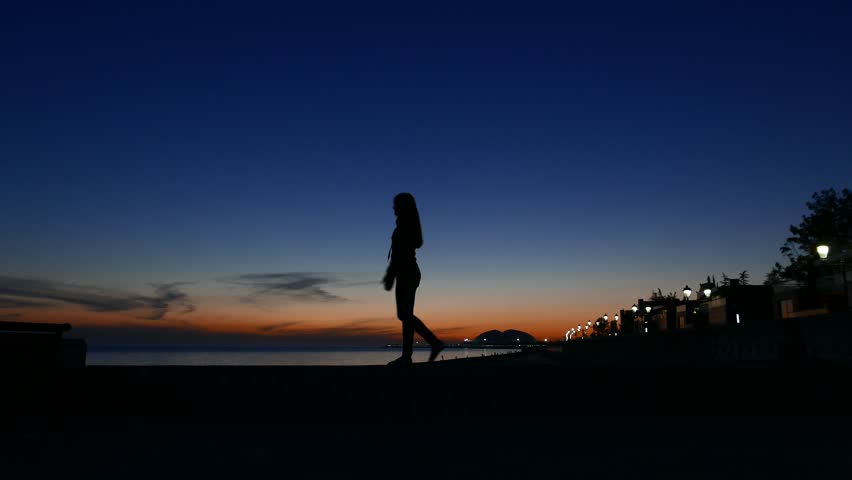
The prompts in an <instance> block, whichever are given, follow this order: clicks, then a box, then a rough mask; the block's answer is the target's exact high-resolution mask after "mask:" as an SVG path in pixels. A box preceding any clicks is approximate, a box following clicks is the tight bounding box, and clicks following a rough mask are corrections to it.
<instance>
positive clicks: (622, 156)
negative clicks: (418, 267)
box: [0, 1, 852, 316]
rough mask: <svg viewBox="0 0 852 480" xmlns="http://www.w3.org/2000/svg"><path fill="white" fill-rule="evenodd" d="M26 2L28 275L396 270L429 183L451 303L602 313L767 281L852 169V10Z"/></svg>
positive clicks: (11, 100)
mask: <svg viewBox="0 0 852 480" xmlns="http://www.w3.org/2000/svg"><path fill="white" fill-rule="evenodd" d="M17 3H18V4H16V5H5V6H3V7H2V10H0V51H2V58H3V69H2V76H0V103H1V104H2V109H0V129H2V131H0V162H2V172H0V214H2V218H3V221H2V226H0V229H2V235H0V248H2V251H3V252H4V254H3V258H4V262H3V265H2V269H3V271H2V272H0V273H6V274H8V275H13V276H21V277H39V278H50V279H53V280H56V281H64V282H83V283H87V284H92V285H104V286H106V285H122V286H126V287H128V288H131V287H133V288H136V287H138V286H140V285H145V284H146V283H150V282H165V281H193V282H197V283H198V284H199V285H202V284H204V282H213V281H214V280H215V279H216V278H219V277H221V276H225V275H236V274H243V273H249V272H293V271H297V272H305V271H308V272H314V271H321V272H335V273H336V274H340V275H343V276H346V277H347V278H349V277H351V278H356V279H361V278H369V279H372V278H374V277H380V275H381V273H382V271H383V269H384V263H383V261H384V254H385V252H386V249H387V245H388V242H389V239H388V237H389V235H390V233H391V230H392V229H393V217H392V210H391V199H392V197H393V195H394V194H395V193H397V192H399V191H411V192H412V193H413V194H414V195H415V197H416V198H417V199H418V201H419V203H420V207H421V215H422V216H423V223H424V230H425V231H424V235H425V240H426V244H425V247H424V249H423V250H422V251H421V258H422V259H423V261H424V262H427V263H426V264H425V265H423V267H424V272H426V271H428V272H429V276H430V278H432V279H434V281H435V282H438V283H440V284H441V286H440V287H437V286H436V287H435V289H434V292H435V298H433V299H432V300H433V302H439V301H440V300H439V298H446V297H447V295H449V293H448V292H450V291H465V292H466V294H465V295H466V297H465V298H468V299H470V302H471V304H472V305H471V307H470V308H471V309H473V310H475V308H474V307H475V306H476V305H480V304H481V305H487V304H488V303H489V301H490V300H489V299H493V298H496V297H500V298H505V296H506V295H507V294H508V295H513V298H515V299H516V300H514V301H515V302H516V303H517V305H535V304H541V303H542V302H546V301H549V300H545V298H547V299H551V300H552V301H553V305H552V306H551V307H553V308H558V309H561V310H562V311H565V312H567V313H566V315H572V313H571V312H574V311H575V310H576V311H579V312H581V313H582V314H585V313H586V312H587V311H596V309H600V308H603V306H602V305H604V304H606V303H607V302H608V303H609V304H612V303H613V302H621V303H623V304H625V305H629V304H630V303H632V301H633V300H634V299H635V298H636V297H638V296H642V295H643V294H647V292H649V291H650V289H651V288H657V287H660V288H662V289H663V290H664V291H670V290H675V289H679V288H681V287H682V284H684V283H697V280H700V279H701V278H703V277H704V276H705V275H707V274H713V273H715V274H717V275H718V274H720V273H721V272H722V271H726V272H728V273H732V272H734V271H735V270H744V269H748V270H750V271H751V272H752V275H753V277H754V278H755V280H761V279H762V277H763V275H764V274H765V273H766V271H768V269H769V268H770V267H771V265H772V262H774V261H775V260H776V259H777V258H778V255H777V249H778V246H779V245H780V244H781V243H782V242H783V240H784V237H785V236H786V233H787V231H786V229H787V227H788V226H789V225H790V224H791V223H797V222H798V219H799V217H800V215H801V214H803V213H804V203H805V201H807V200H808V199H809V196H810V194H811V193H813V192H814V191H816V190H820V189H823V188H829V187H835V188H840V187H844V186H847V187H848V186H849V179H850V178H852V161H850V156H851V155H852V140H850V138H852V135H850V132H852V88H850V87H849V86H850V85H852V61H850V60H852V55H850V54H852V33H850V30H852V29H850V28H849V25H850V24H852V23H850V20H852V9H850V6H849V4H848V2H790V3H784V2H708V3H703V2H670V3H661V4H654V5H651V4H650V3H649V2H624V3H609V2H590V3H589V4H588V5H573V4H571V2H526V1H525V2H520V1H519V2H508V3H503V2H493V1H491V2H418V3H413V2H380V3H376V2H339V3H333V2H304V3H303V4H297V3H295V2H269V3H253V2H242V1H241V2H229V3H222V2H200V1H199V2H164V3H155V2H139V3H136V4H134V5H128V4H126V3H125V2H103V3H91V2H64V3H62V4H57V5H49V4H40V5H37V6H33V5H30V4H29V2H17ZM742 3H747V5H743V4H742ZM460 4H461V5H460ZM426 269H428V270H426ZM433 285H434V284H433ZM199 288H200V289H201V287H199ZM465 289H467V290H465ZM201 290H203V289H201ZM535 292H538V293H535ZM439 293H440V294H441V295H443V296H441V295H439ZM198 295H199V296H200V295H202V293H199V294H198ZM365 295H366V294H365ZM371 295H373V294H372V293H371V294H369V295H368V296H365V297H363V298H361V297H359V298H361V301H362V302H365V303H368V304H369V303H371V302H373V303H375V304H376V305H377V309H378V308H385V307H387V308H390V304H388V305H385V303H387V300H388V299H387V298H385V297H375V298H374V297H372V296H371ZM377 295H378V294H377ZM597 295H599V297H597ZM590 296H591V297H593V298H592V299H590V298H589V297H590ZM356 297H357V295H356ZM581 297H582V298H581ZM379 299H380V300H379ZM427 299H428V297H427ZM525 299H526V300H525ZM560 299H565V304H564V305H559V301H560ZM596 299H597V300H596ZM379 302H381V303H379ZM477 302H480V303H477ZM572 305H573V306H572ZM580 305H582V306H580ZM617 306H621V305H620V304H619V305H617ZM551 307H548V308H551ZM448 308H449V307H448ZM483 308H485V307H483ZM519 308H520V307H519ZM529 308H532V307H529ZM572 308H573V309H575V310H572ZM610 309H612V308H610ZM341 315H342V316H345V314H341Z"/></svg>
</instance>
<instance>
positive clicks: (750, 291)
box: [708, 280, 774, 326]
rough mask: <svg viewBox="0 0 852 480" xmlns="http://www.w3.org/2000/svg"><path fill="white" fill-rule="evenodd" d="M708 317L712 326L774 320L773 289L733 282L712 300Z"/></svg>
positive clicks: (765, 286) (717, 292)
mask: <svg viewBox="0 0 852 480" xmlns="http://www.w3.org/2000/svg"><path fill="white" fill-rule="evenodd" d="M708 315H709V318H708V324H709V325H711V326H714V325H737V324H741V323H754V322H767V321H770V320H772V319H773V318H774V316H773V311H772V287H771V286H768V285H741V284H740V282H739V281H738V280H731V283H730V285H727V286H723V287H719V289H718V290H717V291H716V293H714V295H713V297H712V298H711V299H710V302H709V311H708Z"/></svg>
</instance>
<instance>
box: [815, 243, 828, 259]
mask: <svg viewBox="0 0 852 480" xmlns="http://www.w3.org/2000/svg"><path fill="white" fill-rule="evenodd" d="M817 253H818V254H819V258H821V259H823V260H825V259H826V258H828V245H820V246H818V247H817Z"/></svg>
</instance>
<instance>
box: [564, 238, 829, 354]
mask: <svg viewBox="0 0 852 480" xmlns="http://www.w3.org/2000/svg"><path fill="white" fill-rule="evenodd" d="M827 248H828V247H826V249H827ZM826 254H827V250H826ZM820 255H822V254H820ZM823 258H824V257H823ZM712 294H713V290H711V289H710V288H709V287H708V288H705V289H704V295H705V296H706V297H707V298H710V296H711V295H712ZM683 295H684V296H685V297H686V298H689V297H690V296H691V295H692V289H691V288H689V285H687V286H686V287H684V288H683ZM630 309H631V310H633V313H636V312H638V311H639V307H638V306H637V305H636V304H635V303H634V304H633V306H632V307H630ZM645 313H651V306H650V305H645ZM603 319H604V321H605V322H606V321H608V320H609V315H607V314H604V316H603ZM614 320H615V322H616V324H617V323H618V315H616V316H615V318H614ZM600 324H601V322H600V320H598V321H597V322H595V325H598V326H599V325H600ZM591 325H592V321H591V320H589V321H588V322H586V326H585V328H583V326H582V325H577V328H576V329H574V328H572V329H571V330H568V331H567V332H565V340H571V339H572V338H573V336H574V335H575V334H579V333H580V332H583V331H585V330H588V329H589V327H590V326H591ZM645 333H648V327H645ZM615 335H616V336H618V332H616V333H615Z"/></svg>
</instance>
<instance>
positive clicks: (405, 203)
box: [393, 192, 423, 248]
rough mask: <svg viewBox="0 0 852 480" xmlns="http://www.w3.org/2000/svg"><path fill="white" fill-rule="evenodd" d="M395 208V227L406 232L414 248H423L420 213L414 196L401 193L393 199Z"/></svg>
mask: <svg viewBox="0 0 852 480" xmlns="http://www.w3.org/2000/svg"><path fill="white" fill-rule="evenodd" d="M393 203H394V205H396V206H397V214H398V215H397V225H398V226H400V227H401V228H403V229H405V230H406V233H407V234H408V235H411V239H412V241H413V242H414V248H420V247H422V246H423V229H422V228H421V227H420V213H419V212H418V211H417V203H416V202H415V201H414V195H412V194H410V193H408V192H403V193H400V194H397V196H395V197H394V198H393Z"/></svg>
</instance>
